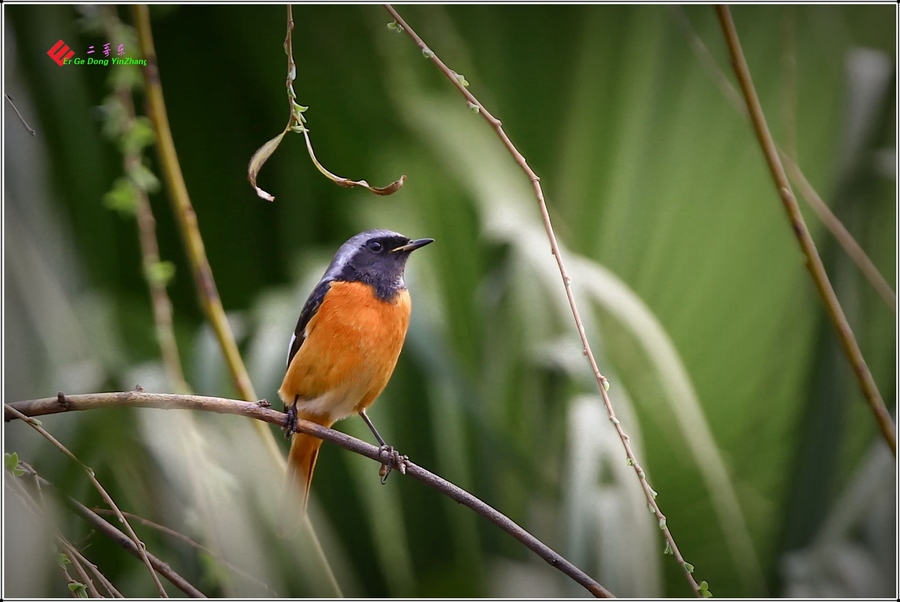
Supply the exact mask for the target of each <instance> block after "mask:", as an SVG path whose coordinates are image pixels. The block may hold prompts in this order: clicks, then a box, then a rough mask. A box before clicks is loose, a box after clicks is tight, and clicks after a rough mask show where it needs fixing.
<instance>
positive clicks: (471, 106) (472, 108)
mask: <svg viewBox="0 0 900 602" xmlns="http://www.w3.org/2000/svg"><path fill="white" fill-rule="evenodd" d="M468 105H469V110H470V111H472V112H473V113H480V112H481V107H479V106H478V105H477V104H475V103H474V102H469V103H468Z"/></svg>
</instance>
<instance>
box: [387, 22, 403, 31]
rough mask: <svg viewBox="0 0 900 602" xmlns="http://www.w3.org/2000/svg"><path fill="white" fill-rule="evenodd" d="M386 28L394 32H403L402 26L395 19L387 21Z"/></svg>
mask: <svg viewBox="0 0 900 602" xmlns="http://www.w3.org/2000/svg"><path fill="white" fill-rule="evenodd" d="M387 28H388V29H390V30H391V31H393V32H395V33H403V26H402V25H400V24H399V23H397V22H396V21H391V22H390V23H388V24H387Z"/></svg>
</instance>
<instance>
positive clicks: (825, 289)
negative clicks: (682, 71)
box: [716, 5, 897, 457]
mask: <svg viewBox="0 0 900 602" xmlns="http://www.w3.org/2000/svg"><path fill="white" fill-rule="evenodd" d="M716 12H717V13H718V15H719V22H720V23H721V25H722V32H723V33H724V35H725V41H726V42H727V44H728V50H729V52H730V53H731V64H732V66H733V67H734V72H735V75H736V76H737V79H738V82H740V84H741V91H742V92H743V93H744V100H745V102H746V103H747V109H748V110H749V112H750V121H751V122H752V123H753V129H754V131H755V132H756V137H757V139H758V140H759V146H760V148H761V149H762V152H763V155H764V156H765V158H766V163H767V164H768V166H769V171H770V172H771V174H772V181H773V182H774V183H775V188H776V189H777V190H778V195H779V196H780V198H781V202H782V205H784V210H785V212H786V213H787V217H788V221H789V222H790V224H791V229H792V230H793V231H794V235H795V236H796V237H797V242H798V243H799V245H800V249H801V251H803V255H804V257H805V258H806V268H807V269H808V270H809V273H810V276H811V277H812V279H813V282H814V283H815V285H816V289H817V290H818V291H819V296H820V297H822V303H823V304H824V305H825V311H826V313H827V314H828V317H829V318H830V319H831V324H832V326H833V327H834V330H835V332H836V334H837V336H838V340H839V341H840V343H841V347H842V348H843V349H844V354H845V355H846V356H847V361H849V362H850V366H851V367H852V368H853V372H854V373H855V374H856V378H857V380H858V381H859V386H860V388H861V389H862V392H863V395H864V396H865V398H866V401H867V402H868V404H869V408H870V409H871V410H872V415H873V417H874V418H875V422H876V423H877V424H878V427H879V428H880V429H881V434H882V436H883V437H884V440H885V441H887V444H888V446H889V447H890V448H891V452H892V453H893V454H894V457H896V456H897V438H896V435H895V434H894V428H895V426H894V421H893V420H892V419H891V414H890V412H889V411H888V409H887V406H885V404H884V400H883V399H882V398H881V393H880V392H879V391H878V386H877V385H876V384H875V379H873V378H872V373H871V372H870V371H869V366H868V365H867V364H866V360H865V359H864V358H863V355H862V351H860V349H859V345H858V344H857V342H856V338H855V337H854V336H853V331H852V330H851V329H850V324H849V323H848V322H847V317H846V316H845V315H844V310H843V309H842V308H841V304H840V301H838V298H837V295H836V294H835V292H834V289H833V288H832V286H831V282H830V281H829V280H828V274H827V273H826V272H825V266H824V265H822V260H821V258H820V257H819V253H818V251H817V250H816V244H815V242H813V239H812V236H811V235H810V233H809V229H807V227H806V222H805V221H803V215H802V214H801V213H800V207H799V206H798V205H797V199H796V197H795V196H794V193H793V191H792V190H791V184H790V182H789V181H788V177H787V174H786V173H785V170H784V166H782V164H781V159H780V158H779V155H778V148H777V147H776V146H775V141H774V140H773V139H772V135H771V134H770V133H769V127H768V125H766V118H765V115H763V111H762V106H761V105H760V103H759V97H758V96H757V95H756V88H755V87H754V86H753V80H752V79H751V77H750V69H749V68H748V67H747V61H746V60H745V59H744V51H743V49H742V48H741V42H740V40H739V39H738V35H737V31H736V30H735V27H734V21H732V19H731V11H729V10H728V7H727V6H725V5H718V6H716Z"/></svg>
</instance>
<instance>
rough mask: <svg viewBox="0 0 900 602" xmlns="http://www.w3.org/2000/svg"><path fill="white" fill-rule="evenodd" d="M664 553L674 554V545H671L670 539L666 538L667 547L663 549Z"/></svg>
mask: <svg viewBox="0 0 900 602" xmlns="http://www.w3.org/2000/svg"><path fill="white" fill-rule="evenodd" d="M663 554H674V552H673V551H672V546H670V545H669V540H668V539H667V540H666V549H665V550H663Z"/></svg>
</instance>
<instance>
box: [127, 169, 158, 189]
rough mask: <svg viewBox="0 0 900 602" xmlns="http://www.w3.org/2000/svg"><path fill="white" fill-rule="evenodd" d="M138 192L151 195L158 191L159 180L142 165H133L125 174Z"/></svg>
mask: <svg viewBox="0 0 900 602" xmlns="http://www.w3.org/2000/svg"><path fill="white" fill-rule="evenodd" d="M126 175H127V176H128V178H129V179H130V180H131V181H132V183H133V184H134V185H135V186H136V187H137V189H138V190H143V191H144V192H147V193H153V192H156V191H158V190H159V179H157V177H156V174H154V173H153V172H152V171H150V170H149V169H147V167H145V166H144V165H140V164H138V165H133V166H132V167H130V168H129V169H128V172H127V174H126Z"/></svg>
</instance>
